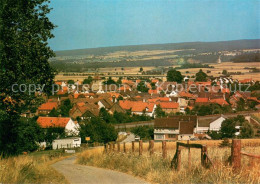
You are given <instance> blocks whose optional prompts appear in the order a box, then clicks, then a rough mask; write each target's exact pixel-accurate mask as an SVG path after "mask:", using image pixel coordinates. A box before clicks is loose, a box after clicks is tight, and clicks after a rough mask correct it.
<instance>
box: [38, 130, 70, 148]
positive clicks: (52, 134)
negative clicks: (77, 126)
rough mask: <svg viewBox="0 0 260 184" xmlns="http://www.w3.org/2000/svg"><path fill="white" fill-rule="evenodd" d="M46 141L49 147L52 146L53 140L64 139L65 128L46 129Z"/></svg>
mask: <svg viewBox="0 0 260 184" xmlns="http://www.w3.org/2000/svg"><path fill="white" fill-rule="evenodd" d="M43 132H44V141H46V145H47V147H49V146H51V145H52V142H53V140H55V139H57V138H64V137H65V136H66V135H65V128H63V127H49V128H44V130H43Z"/></svg>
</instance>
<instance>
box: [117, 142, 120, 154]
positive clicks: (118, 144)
mask: <svg viewBox="0 0 260 184" xmlns="http://www.w3.org/2000/svg"><path fill="white" fill-rule="evenodd" d="M117 151H118V152H120V142H118V143H117Z"/></svg>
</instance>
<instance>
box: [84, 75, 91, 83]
mask: <svg viewBox="0 0 260 184" xmlns="http://www.w3.org/2000/svg"><path fill="white" fill-rule="evenodd" d="M92 81H93V78H92V77H91V76H88V78H87V79H84V80H83V84H91V82H92Z"/></svg>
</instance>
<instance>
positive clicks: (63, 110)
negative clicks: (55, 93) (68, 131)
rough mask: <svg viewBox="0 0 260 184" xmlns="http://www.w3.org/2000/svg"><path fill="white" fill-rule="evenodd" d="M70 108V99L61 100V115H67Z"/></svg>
mask: <svg viewBox="0 0 260 184" xmlns="http://www.w3.org/2000/svg"><path fill="white" fill-rule="evenodd" d="M71 108H72V104H71V102H70V99H66V100H64V101H63V102H62V105H61V107H60V114H61V116H62V117H69V112H70V109H71Z"/></svg>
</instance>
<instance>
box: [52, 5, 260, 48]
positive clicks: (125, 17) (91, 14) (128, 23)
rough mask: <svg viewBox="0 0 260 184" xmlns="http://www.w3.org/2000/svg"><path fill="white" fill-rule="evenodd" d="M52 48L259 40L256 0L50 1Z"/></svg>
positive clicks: (259, 21)
mask: <svg viewBox="0 0 260 184" xmlns="http://www.w3.org/2000/svg"><path fill="white" fill-rule="evenodd" d="M50 6H51V7H52V8H53V10H52V12H51V13H50V15H49V17H50V19H51V21H52V22H53V23H54V24H56V25H57V26H58V27H57V28H56V29H55V30H54V31H53V33H54V35H55V38H54V39H51V40H50V41H49V43H50V46H51V48H52V49H54V50H69V49H81V48H96V47H106V46H119V45H140V44H156V43H177V42H193V41H223V40H238V39H259V38H260V29H259V26H260V14H259V13H258V12H259V11H260V0H52V1H51V3H50Z"/></svg>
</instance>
